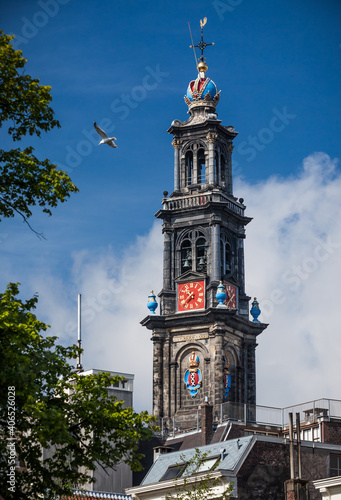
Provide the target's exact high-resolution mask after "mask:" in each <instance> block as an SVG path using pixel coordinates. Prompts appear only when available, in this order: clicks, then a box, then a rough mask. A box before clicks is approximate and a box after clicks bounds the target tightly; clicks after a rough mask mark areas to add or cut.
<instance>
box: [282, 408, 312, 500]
mask: <svg viewBox="0 0 341 500" xmlns="http://www.w3.org/2000/svg"><path fill="white" fill-rule="evenodd" d="M300 432H301V425H300V414H299V413H296V434H297V464H298V477H295V463H294V426H293V414H292V413H289V447H290V448H289V450H290V479H288V480H287V481H285V498H286V500H308V498H309V490H308V481H306V480H304V479H302V465H301V436H300Z"/></svg>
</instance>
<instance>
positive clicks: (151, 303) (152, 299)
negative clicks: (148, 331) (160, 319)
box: [147, 290, 159, 314]
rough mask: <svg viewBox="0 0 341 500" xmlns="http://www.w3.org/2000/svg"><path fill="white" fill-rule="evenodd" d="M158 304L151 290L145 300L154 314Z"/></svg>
mask: <svg viewBox="0 0 341 500" xmlns="http://www.w3.org/2000/svg"><path fill="white" fill-rule="evenodd" d="M158 305H159V304H158V303H157V302H156V299H155V294H154V292H153V290H152V291H151V292H150V294H149V295H148V302H147V307H148V309H149V310H150V312H151V314H155V309H157V306H158Z"/></svg>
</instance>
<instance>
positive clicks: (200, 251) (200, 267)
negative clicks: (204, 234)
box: [195, 238, 207, 273]
mask: <svg viewBox="0 0 341 500" xmlns="http://www.w3.org/2000/svg"><path fill="white" fill-rule="evenodd" d="M195 253H196V258H197V271H199V272H201V273H204V272H206V268H207V257H206V240H205V238H198V239H197V241H196V252H195Z"/></svg>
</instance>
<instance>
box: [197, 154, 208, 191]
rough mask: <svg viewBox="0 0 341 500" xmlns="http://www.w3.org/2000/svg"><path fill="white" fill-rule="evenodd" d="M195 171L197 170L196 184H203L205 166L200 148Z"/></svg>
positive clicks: (203, 155)
mask: <svg viewBox="0 0 341 500" xmlns="http://www.w3.org/2000/svg"><path fill="white" fill-rule="evenodd" d="M197 159H198V160H197V169H198V184H204V183H205V182H206V181H205V179H206V164H205V151H204V149H202V148H200V149H199V150H198V156H197Z"/></svg>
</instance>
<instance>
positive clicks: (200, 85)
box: [142, 20, 266, 425]
mask: <svg viewBox="0 0 341 500" xmlns="http://www.w3.org/2000/svg"><path fill="white" fill-rule="evenodd" d="M205 22H206V21H205V20H204V22H201V42H199V44H198V45H197V47H199V49H201V57H200V59H199V63H198V65H197V69H198V72H199V74H198V76H197V78H196V79H195V80H193V81H191V82H190V83H189V86H188V89H187V93H186V96H185V102H186V104H187V106H188V112H189V115H190V117H189V119H188V120H187V121H184V122H182V121H179V120H174V121H173V123H172V124H171V127H170V129H169V130H168V132H169V133H170V134H172V135H173V141H172V145H173V147H174V191H173V192H172V194H170V195H169V196H168V193H167V192H164V199H163V200H162V209H161V210H159V211H158V212H157V213H156V217H157V218H159V219H162V221H163V226H162V231H163V235H164V251H163V288H162V290H161V292H160V293H159V298H160V311H159V312H158V314H150V315H149V316H147V317H146V318H145V319H144V320H143V321H142V325H143V326H145V327H147V328H148V329H149V330H151V331H152V341H153V346H154V354H153V414H154V415H155V416H157V417H162V418H163V419H164V422H166V425H167V419H170V418H173V417H175V418H176V420H177V422H179V423H180V425H181V422H182V421H183V422H186V421H190V420H191V419H193V418H194V415H195V414H196V412H197V410H198V408H199V407H200V406H201V405H202V404H203V403H204V402H209V403H210V404H211V405H213V408H214V414H217V412H218V411H220V410H219V407H220V408H221V405H222V404H223V403H227V402H229V403H230V405H229V407H230V411H232V410H231V408H238V404H243V405H244V404H247V405H255V404H256V376H255V375H256V374H255V349H256V345H257V344H256V338H257V335H259V334H260V333H261V332H262V331H263V329H264V328H265V327H266V325H265V324H262V323H260V322H258V320H257V315H256V316H255V317H254V320H253V321H250V320H249V300H250V297H248V296H247V295H246V293H245V279H244V239H245V226H246V225H247V224H248V223H249V222H250V221H251V219H250V218H249V217H246V216H245V214H244V211H245V205H244V200H243V199H242V198H240V199H239V200H238V199H237V198H235V197H234V196H233V187H232V151H233V139H234V138H235V137H236V135H237V132H236V131H235V129H234V128H233V127H232V126H224V125H222V123H221V120H219V119H218V115H217V113H216V107H217V104H218V102H219V97H220V92H219V91H218V90H217V86H216V84H215V83H214V82H213V81H212V80H211V79H210V78H209V77H208V76H207V74H206V72H207V69H208V67H207V64H206V62H205V58H204V55H203V52H204V49H205V48H206V46H207V45H209V44H206V43H205V42H204V40H203V26H204V24H205ZM218 287H219V288H218ZM217 299H219V300H217ZM151 300H153V299H151ZM256 307H257V304H256ZM152 309H153V308H151V310H152ZM233 403H235V404H236V405H235V406H234V405H233Z"/></svg>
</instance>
